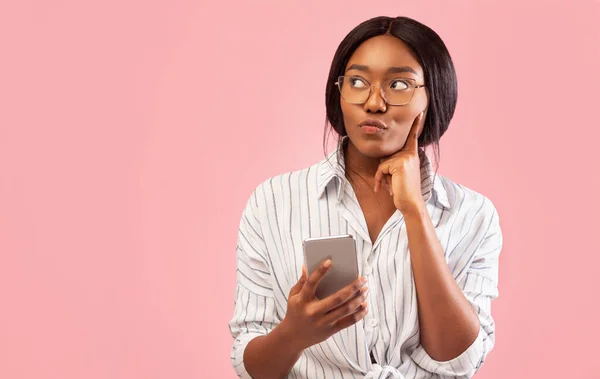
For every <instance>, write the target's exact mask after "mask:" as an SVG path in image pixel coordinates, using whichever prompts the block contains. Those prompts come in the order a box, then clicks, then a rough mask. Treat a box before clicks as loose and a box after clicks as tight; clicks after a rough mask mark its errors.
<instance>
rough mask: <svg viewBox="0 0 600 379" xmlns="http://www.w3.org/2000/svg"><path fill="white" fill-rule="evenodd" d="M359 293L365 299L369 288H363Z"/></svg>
mask: <svg viewBox="0 0 600 379" xmlns="http://www.w3.org/2000/svg"><path fill="white" fill-rule="evenodd" d="M360 292H361V293H362V295H363V296H365V297H366V296H367V295H368V294H369V287H367V286H364V287H363V288H362V289H361V290H360Z"/></svg>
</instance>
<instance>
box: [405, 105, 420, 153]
mask: <svg viewBox="0 0 600 379" xmlns="http://www.w3.org/2000/svg"><path fill="white" fill-rule="evenodd" d="M423 113H425V112H421V113H419V115H418V116H417V118H415V121H413V124H412V126H411V128H410V131H409V132H408V137H407V139H406V143H405V144H404V148H402V150H405V151H410V152H413V153H417V149H418V147H419V125H420V124H421V120H423Z"/></svg>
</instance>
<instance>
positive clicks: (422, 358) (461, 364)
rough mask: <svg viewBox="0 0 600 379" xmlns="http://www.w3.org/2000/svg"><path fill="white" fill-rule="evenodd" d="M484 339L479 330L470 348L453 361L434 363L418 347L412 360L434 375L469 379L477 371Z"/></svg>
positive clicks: (482, 332)
mask: <svg viewBox="0 0 600 379" xmlns="http://www.w3.org/2000/svg"><path fill="white" fill-rule="evenodd" d="M486 339H487V335H486V333H485V332H484V331H483V329H481V328H479V334H478V335H477V338H476V339H475V341H473V343H472V344H471V346H469V347H468V348H467V350H465V351H464V352H462V353H461V354H460V355H459V356H458V357H456V358H454V359H451V360H449V361H443V362H440V361H436V360H435V359H433V358H431V357H430V356H429V354H427V352H426V351H425V349H424V348H423V346H420V345H419V347H418V348H417V349H415V351H414V352H413V354H412V358H413V360H414V361H415V363H416V364H417V365H419V366H420V367H421V368H423V369H424V370H426V371H429V372H432V373H435V374H439V375H446V376H467V377H471V376H472V375H473V374H475V372H476V371H477V370H478V369H479V366H480V362H481V361H482V358H483V356H484V350H485V346H484V343H485V340H486Z"/></svg>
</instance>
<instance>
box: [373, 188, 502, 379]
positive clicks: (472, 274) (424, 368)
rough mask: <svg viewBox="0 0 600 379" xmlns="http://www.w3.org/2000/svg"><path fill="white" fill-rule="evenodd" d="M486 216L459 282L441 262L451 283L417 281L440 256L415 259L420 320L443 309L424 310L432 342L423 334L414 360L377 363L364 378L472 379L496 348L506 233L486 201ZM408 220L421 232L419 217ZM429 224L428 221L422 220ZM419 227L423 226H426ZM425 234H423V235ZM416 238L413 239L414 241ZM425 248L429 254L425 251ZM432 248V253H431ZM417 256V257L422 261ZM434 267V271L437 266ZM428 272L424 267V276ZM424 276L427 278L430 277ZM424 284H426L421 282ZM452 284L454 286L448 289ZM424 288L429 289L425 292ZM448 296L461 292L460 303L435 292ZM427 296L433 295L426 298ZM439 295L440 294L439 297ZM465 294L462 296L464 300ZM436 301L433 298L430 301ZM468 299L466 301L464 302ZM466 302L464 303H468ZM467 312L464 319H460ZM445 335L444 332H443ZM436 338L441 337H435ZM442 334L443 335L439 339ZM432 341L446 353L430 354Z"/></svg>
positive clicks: (411, 358)
mask: <svg viewBox="0 0 600 379" xmlns="http://www.w3.org/2000/svg"><path fill="white" fill-rule="evenodd" d="M486 202H487V208H486V214H487V216H486V217H485V220H484V223H483V226H482V228H483V229H482V231H483V232H484V233H482V235H481V237H479V238H477V241H478V242H475V241H474V243H473V246H472V249H471V252H470V253H471V254H472V255H473V259H472V260H471V262H470V264H469V265H468V266H467V267H466V269H465V271H464V272H462V273H456V276H457V278H458V281H456V280H455V278H454V276H452V274H451V273H450V270H449V268H448V265H447V264H446V263H445V262H443V266H441V265H440V266H436V268H437V269H438V270H440V271H442V272H443V271H444V270H442V268H443V269H445V270H448V273H450V279H451V280H452V281H451V282H450V281H447V282H446V281H445V280H446V279H447V277H445V278H433V279H431V280H433V283H428V282H425V283H424V281H423V280H421V281H418V279H417V275H418V274H419V273H420V274H421V275H420V279H423V277H424V275H422V274H423V272H422V271H417V270H418V269H422V268H423V262H427V263H428V264H431V263H429V262H430V260H431V261H433V260H434V259H436V258H432V257H429V259H430V260H427V259H426V258H428V257H427V256H426V257H425V258H423V257H420V258H421V259H420V260H419V261H418V262H417V265H419V263H420V264H421V266H417V267H418V268H414V264H415V263H414V262H413V273H414V276H415V283H416V286H417V296H418V300H417V301H418V306H419V317H420V320H422V318H421V317H422V313H426V312H428V311H431V310H434V312H437V313H439V314H440V315H441V316H444V317H439V316H440V315H436V314H427V313H426V314H425V315H424V316H426V317H427V321H429V324H427V326H424V325H423V322H421V321H420V330H421V336H423V334H426V333H425V332H426V329H427V328H435V329H434V330H436V331H437V333H438V334H437V335H436V334H433V336H432V335H431V334H430V337H433V338H430V339H429V340H427V341H428V342H429V343H430V345H428V346H426V345H425V343H424V340H423V338H421V345H419V346H417V348H416V349H415V350H414V351H413V352H412V353H411V355H410V358H409V359H407V360H404V361H403V363H402V365H401V366H400V367H390V366H379V365H374V369H373V370H372V371H371V372H369V373H367V375H366V376H365V378H378V379H384V378H387V379H392V378H394V379H420V378H427V379H429V378H461V379H469V378H471V377H472V376H473V375H474V374H475V372H477V370H478V369H479V368H480V367H481V365H482V364H483V362H484V360H485V358H486V356H487V355H488V354H489V352H490V351H491V350H492V348H493V346H494V341H495V338H494V329H495V327H494V320H493V318H492V316H491V302H492V300H493V299H495V298H496V297H497V296H498V289H497V283H498V257H499V253H500V251H501V249H502V244H503V240H502V231H501V229H500V225H499V218H498V214H497V212H496V210H495V208H494V207H493V205H492V204H491V202H489V201H488V200H486ZM406 222H407V227H408V223H409V222H410V223H415V224H416V225H417V227H414V226H415V225H413V232H414V231H415V229H416V231H417V233H419V224H418V222H419V221H417V220H411V221H409V220H407V221H406ZM424 224H425V225H427V223H426V222H425V223H424ZM421 228H423V229H424V228H425V227H422V226H421ZM410 233H411V232H409V246H411V243H412V242H411V241H410V238H412V237H411V235H410ZM425 233H426V232H421V234H422V235H421V236H420V237H421V238H423V235H426V234H425ZM435 241H437V237H435V239H434V243H432V244H433V245H435ZM413 242H414V241H413ZM412 249H413V248H411V258H412V260H414V259H415V258H414V257H415V252H416V251H413V250H412ZM417 251H418V252H419V253H420V254H422V255H425V254H427V251H428V250H425V248H424V247H423V249H418V250H417ZM423 251H425V253H424V252H423ZM431 253H432V252H429V254H431ZM441 257H442V259H443V253H441ZM418 258H419V257H417V259H418ZM431 271H434V270H433V269H432V270H431ZM428 273H429V272H428V271H426V272H425V275H427V274H428ZM425 278H427V279H429V278H428V277H427V276H425ZM419 283H420V284H421V288H419ZM423 284H425V288H424V286H423ZM448 287H450V288H448ZM453 287H456V288H458V289H459V291H460V294H461V295H460V296H457V295H456V294H454V293H453V292H452V291H454V290H455V288H453ZM423 289H426V291H422V290H423ZM435 289H437V290H438V291H440V292H442V293H444V294H446V296H457V297H458V299H459V300H460V301H456V303H453V302H449V301H448V300H447V298H442V299H441V300H437V297H436V296H439V295H437V292H435V291H434V290H435ZM427 295H429V297H427ZM440 297H441V296H440ZM461 297H462V298H461ZM432 299H435V300H432ZM463 299H464V301H463ZM434 301H440V303H439V304H432V303H433V302H434ZM465 302H466V305H465ZM423 305H425V306H426V307H429V308H428V309H424V310H421V307H422V306H423ZM455 307H457V308H458V307H465V308H466V309H462V308H461V309H459V310H454V309H455ZM471 314H474V315H475V317H476V328H475V329H476V332H475V333H473V331H472V330H470V328H472V327H473V326H472V325H471V324H470V322H472V321H471ZM459 316H463V317H459ZM463 323H464V325H465V326H464V327H465V328H467V329H469V332H470V333H471V334H470V335H469V338H465V339H462V340H460V343H459V342H455V341H453V340H452V338H454V337H453V336H455V335H459V334H460V332H461V331H460V330H459V328H461V325H463ZM443 328H448V329H447V330H446V332H450V333H449V334H450V337H447V336H444V335H443V332H444V331H443V330H442V332H440V330H441V329H443ZM439 334H441V336H439ZM436 337H437V338H436ZM440 337H441V338H440ZM431 343H433V344H435V345H434V346H433V348H434V350H435V349H437V350H435V352H437V353H438V354H445V355H444V356H442V357H440V356H438V355H436V354H435V353H434V352H432V353H430V350H428V349H431V346H432V345H431Z"/></svg>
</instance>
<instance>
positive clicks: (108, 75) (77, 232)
mask: <svg viewBox="0 0 600 379" xmlns="http://www.w3.org/2000/svg"><path fill="white" fill-rule="evenodd" d="M298 3H299V2H295V1H269V2H267V1H239V2H238V3H233V2H227V1H218V2H211V4H208V3H204V2H202V1H200V2H198V1H191V0H189V1H181V0H180V1H173V0H171V1H166V0H164V1H152V2H148V1H134V0H129V1H116V0H109V1H94V2H92V1H74V0H62V1H58V0H56V1H47V2H42V1H35V2H32V1H12V2H10V1H5V2H3V3H2V4H1V5H0V47H1V50H0V54H1V58H0V302H1V303H0V304H1V305H0V377H1V378H7V379H9V378H10V379H24V378H27V379H33V378H36V379H41V378H60V379H74V378H86V379H100V378H102V379H106V378H111V379H113V378H144V379H170V378H181V379H183V378H217V377H218V378H233V377H235V375H234V373H233V370H232V369H231V367H230V363H229V348H230V346H231V337H230V335H229V331H228V329H227V322H228V321H229V318H230V317H231V314H232V308H233V294H234V285H235V276H234V274H235V272H234V271H235V268H234V264H235V259H234V254H235V253H234V249H235V243H236V241H235V238H236V232H237V226H238V222H239V217H240V214H241V211H242V207H243V205H244V203H245V201H246V199H247V197H248V196H249V194H250V192H251V191H252V189H253V188H254V186H255V185H256V184H258V183H259V182H260V181H261V180H263V179H265V178H267V177H269V176H272V175H275V174H277V173H281V172H285V171H290V170H295V169H298V168H302V167H305V166H307V165H309V164H312V163H314V162H316V161H317V160H319V159H321V157H322V156H323V153H322V149H321V135H322V129H323V121H324V112H325V110H324V83H325V78H326V75H327V72H328V69H329V63H330V62H331V58H332V56H333V53H334V50H335V48H336V47H337V45H338V43H339V42H340V41H341V39H342V38H343V37H344V35H345V34H346V33H347V32H348V31H349V30H350V29H352V28H353V27H354V26H355V25H356V24H358V23H359V22H360V21H363V20H364V19H366V18H369V17H372V16H375V15H382V14H385V15H406V16H410V17H414V18H417V19H418V20H421V21H423V22H424V23H426V24H428V25H430V26H431V27H433V28H434V29H435V30H436V31H438V32H439V33H440V34H441V36H442V37H443V38H444V40H445V41H446V42H447V45H448V47H449V49H450V51H451V53H452V54H453V57H454V59H455V63H456V67H457V70H458V75H459V83H460V98H459V105H458V109H457V113H456V117H455V119H454V121H453V124H452V126H451V128H450V131H449V132H448V134H447V135H446V136H445V137H444V139H443V140H442V164H441V172H442V174H445V175H447V176H449V177H451V178H453V179H454V180H455V181H458V182H459V183H462V184H464V185H466V186H469V187H471V188H473V189H476V190H478V191H480V192H482V193H484V194H486V195H487V196H488V197H490V198H491V199H492V200H493V201H494V203H495V205H496V206H497V208H498V209H499V212H500V215H501V217H502V225H503V229H504V233H505V249H504V251H503V254H502V258H501V268H500V298H499V299H498V301H496V302H495V303H494V308H493V310H494V316H495V318H496V322H497V346H496V348H495V350H494V351H493V352H492V354H491V356H490V357H489V359H488V360H487V361H486V363H485V365H484V367H483V369H482V371H481V374H480V375H478V378H481V379H496V378H541V377H544V378H563V377H568V378H592V377H595V376H594V375H598V374H597V373H598V369H597V363H598V359H597V352H594V351H593V350H594V349H597V346H596V345H597V342H598V341H599V337H600V323H599V321H600V306H599V305H598V298H599V297H598V295H597V293H596V290H597V289H598V288H599V287H600V286H599V285H598V278H599V277H600V269H599V266H600V249H599V248H598V243H597V241H596V240H595V239H594V237H596V236H597V235H598V226H600V223H599V222H598V217H599V215H600V201H599V199H598V195H599V194H600V169H599V167H598V166H599V164H600V158H599V157H600V153H599V142H598V137H600V118H599V116H598V109H599V107H598V96H599V95H598V93H599V92H598V91H599V90H600V2H598V1H597V0H595V1H585V0H579V1H577V2H575V1H573V0H564V1H557V0H556V1H540V0H538V1H521V0H513V1H474V0H473V1H464V0H463V1H452V2H447V1H419V2H416V1H414V2H408V1H398V0H395V1H377V2H364V1H345V2H341V1H336V2H334V1H328V2H322V1H313V2H306V1H305V2H303V4H302V5H292V4H298Z"/></svg>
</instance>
